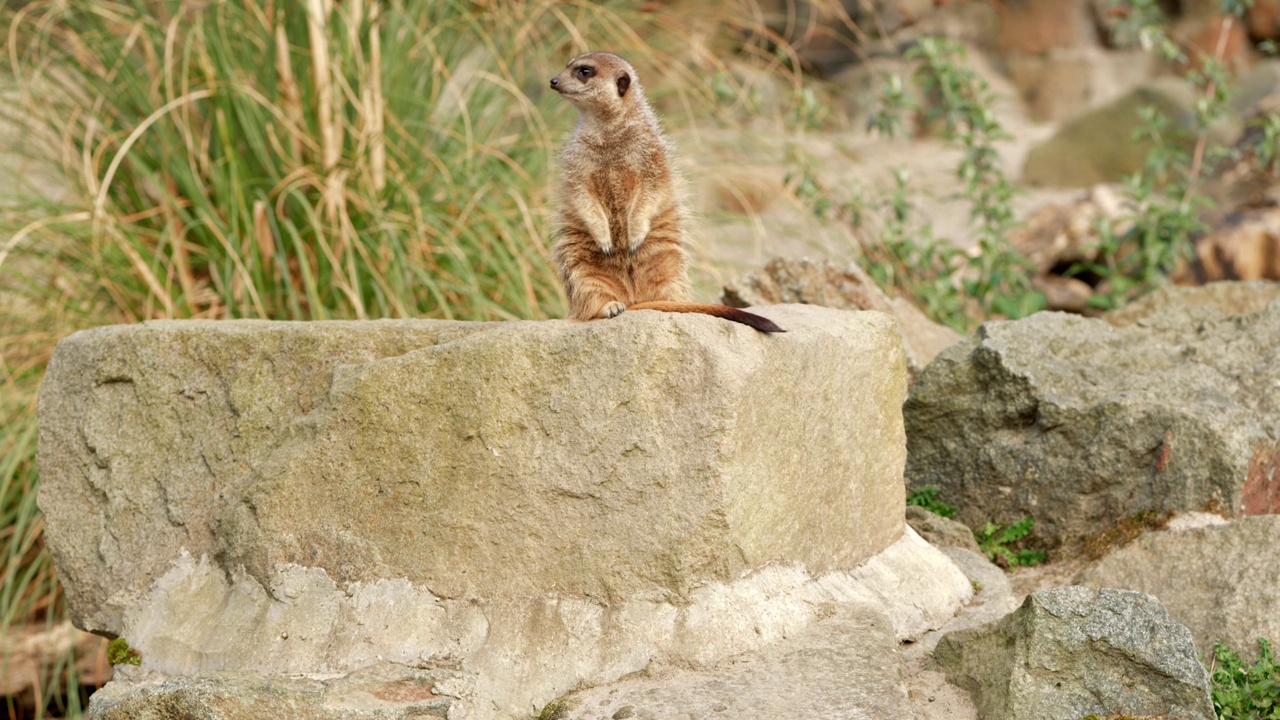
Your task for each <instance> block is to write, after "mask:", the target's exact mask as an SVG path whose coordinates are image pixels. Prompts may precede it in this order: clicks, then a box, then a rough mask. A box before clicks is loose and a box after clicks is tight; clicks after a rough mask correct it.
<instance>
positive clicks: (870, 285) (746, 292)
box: [720, 258, 964, 377]
mask: <svg viewBox="0 0 1280 720" xmlns="http://www.w3.org/2000/svg"><path fill="white" fill-rule="evenodd" d="M720 300H721V302H723V303H724V304H725V305H729V306H730V307H742V308H745V307H751V306H754V305H773V304H778V303H802V304H805V305H821V306H823V307H830V308H837V309H841V310H876V311H879V312H882V313H888V314H889V315H892V316H893V317H894V319H895V320H897V321H898V327H899V329H900V330H901V331H902V339H903V344H904V345H905V346H906V350H907V365H908V369H909V370H910V372H911V374H912V377H915V376H916V375H918V374H919V372H920V371H921V370H922V369H924V366H925V365H928V364H929V363H930V362H932V361H933V358H934V357H936V356H937V355H938V353H940V352H942V351H943V350H945V349H947V348H948V347H951V346H952V345H954V344H956V343H958V342H960V341H961V340H962V339H964V338H963V336H961V335H960V334H959V333H957V332H956V331H954V330H952V329H951V328H949V327H946V326H944V325H939V324H938V323H936V322H934V321H932V320H930V319H929V318H928V317H927V316H925V314H924V313H923V312H921V311H920V309H919V308H917V307H916V306H914V305H912V304H911V303H910V302H908V301H907V300H905V299H903V298H890V297H889V296H888V295H886V294H885V293H884V291H883V290H881V289H880V288H879V286H877V285H876V283H875V281H874V280H872V279H871V276H869V275H867V273H866V271H865V270H863V269H862V268H861V267H859V266H858V264H857V263H849V264H848V265H845V266H837V265H836V264H835V263H833V262H831V261H830V260H822V261H815V260H810V259H808V258H803V259H800V260H789V259H786V258H774V259H773V260H770V261H769V262H768V263H767V264H766V265H765V266H764V269H763V270H761V271H760V272H756V273H751V274H749V275H746V276H745V277H743V278H741V279H740V280H738V281H737V282H732V283H729V284H728V285H726V286H725V287H724V294H723V295H722V297H721V298H720Z"/></svg>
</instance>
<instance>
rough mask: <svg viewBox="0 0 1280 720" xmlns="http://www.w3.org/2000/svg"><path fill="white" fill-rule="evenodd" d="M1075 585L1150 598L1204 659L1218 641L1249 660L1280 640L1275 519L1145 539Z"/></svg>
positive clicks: (1279, 521) (1278, 520)
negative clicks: (1265, 641)
mask: <svg viewBox="0 0 1280 720" xmlns="http://www.w3.org/2000/svg"><path fill="white" fill-rule="evenodd" d="M1078 580H1079V582H1080V583H1081V584H1083V585H1088V586H1090V587H1113V588H1127V589H1130V590H1137V591H1139V592H1144V593H1147V594H1149V595H1154V596H1155V597H1157V598H1159V599H1160V602H1162V603H1164V606H1165V607H1166V608H1167V609H1168V610H1169V614H1170V615H1172V616H1173V617H1174V618H1175V619H1177V620H1178V621H1179V622H1181V623H1183V624H1185V625H1186V626H1187V627H1188V628H1190V630H1191V634H1192V636H1193V637H1194V638H1195V642H1196V647H1197V649H1199V651H1200V652H1201V653H1203V654H1205V655H1206V656H1208V654H1209V653H1210V652H1211V651H1212V650H1213V645H1214V643H1215V642H1223V643H1225V644H1226V645H1228V646H1229V647H1231V648H1232V649H1233V650H1235V651H1236V652H1238V653H1242V654H1245V655H1250V656H1251V655H1253V654H1254V653H1255V651H1256V650H1257V642H1256V641H1257V638H1259V637H1265V638H1269V639H1271V640H1276V639H1277V638H1280V516H1276V515H1263V516H1259V517H1248V518H1241V519H1239V520H1236V521H1233V522H1230V523H1225V524H1213V525H1208V526H1205V527H1198V528H1192V529H1189V530H1161V531H1157V532H1149V533H1146V534H1144V535H1143V536H1142V537H1140V538H1138V539H1137V540H1135V541H1133V542H1132V543H1129V544H1128V545H1126V546H1124V547H1122V548H1120V549H1118V550H1116V551H1114V552H1112V553H1111V554H1109V555H1107V556H1106V557H1104V558H1102V559H1101V560H1098V561H1097V562H1096V563H1094V564H1093V565H1091V566H1089V567H1087V568H1085V570H1084V571H1083V572H1082V573H1081V574H1080V576H1079V578H1078Z"/></svg>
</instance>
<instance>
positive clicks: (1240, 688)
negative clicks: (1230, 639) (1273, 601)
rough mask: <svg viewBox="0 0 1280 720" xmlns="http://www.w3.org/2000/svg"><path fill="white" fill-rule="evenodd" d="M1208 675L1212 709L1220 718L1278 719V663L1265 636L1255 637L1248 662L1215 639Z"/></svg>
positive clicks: (1279, 709) (1279, 691)
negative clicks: (1253, 657) (1253, 651)
mask: <svg viewBox="0 0 1280 720" xmlns="http://www.w3.org/2000/svg"><path fill="white" fill-rule="evenodd" d="M1209 679H1210V682H1211V683H1212V686H1213V687H1212V696H1213V709H1214V711H1215V712H1217V713H1218V717H1219V718H1222V720H1280V666H1277V665H1276V659H1275V655H1274V654H1273V651H1272V649H1271V643H1270V642H1269V641H1268V640H1266V639H1265V638H1258V659H1257V660H1256V661H1254V662H1253V663H1252V664H1249V663H1246V662H1245V661H1243V660H1241V659H1240V656H1239V655H1237V654H1236V653H1234V652H1232V651H1231V649H1230V648H1228V647H1227V646H1225V645H1223V644H1222V643H1215V644H1214V646H1213V663H1212V665H1211V667H1210V669H1209Z"/></svg>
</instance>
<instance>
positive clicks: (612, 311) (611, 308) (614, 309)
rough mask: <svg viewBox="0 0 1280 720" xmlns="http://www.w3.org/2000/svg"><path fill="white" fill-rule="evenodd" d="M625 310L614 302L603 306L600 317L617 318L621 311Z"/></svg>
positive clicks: (618, 303) (620, 304)
mask: <svg viewBox="0 0 1280 720" xmlns="http://www.w3.org/2000/svg"><path fill="white" fill-rule="evenodd" d="M626 309H627V306H626V305H623V304H622V303H620V302H617V301H614V302H611V303H608V304H607V305H605V306H604V309H603V310H601V311H600V317H606V318H611V317H618V316H619V315H621V314H622V311H623V310H626Z"/></svg>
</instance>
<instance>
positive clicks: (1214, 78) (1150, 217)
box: [1068, 0, 1280, 310]
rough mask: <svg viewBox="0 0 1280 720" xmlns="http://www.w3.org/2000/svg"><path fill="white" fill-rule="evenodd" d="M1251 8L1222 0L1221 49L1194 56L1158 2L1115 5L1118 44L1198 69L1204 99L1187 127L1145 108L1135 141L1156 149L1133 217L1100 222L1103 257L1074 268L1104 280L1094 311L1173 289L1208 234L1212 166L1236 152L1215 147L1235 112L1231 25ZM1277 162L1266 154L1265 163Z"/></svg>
mask: <svg viewBox="0 0 1280 720" xmlns="http://www.w3.org/2000/svg"><path fill="white" fill-rule="evenodd" d="M1252 4H1253V3H1252V0H1243V1H1242V0H1223V2H1222V5H1221V7H1222V11H1223V13H1224V22H1223V23H1222V25H1221V27H1220V30H1219V38H1218V43H1217V46H1216V50H1215V52H1214V53H1213V54H1212V55H1204V54H1201V55H1198V56H1196V57H1189V56H1188V54H1187V52H1186V51H1184V49H1183V48H1182V46H1180V45H1179V44H1178V43H1177V42H1176V41H1175V40H1174V39H1172V38H1171V37H1170V36H1169V34H1168V33H1167V32H1166V30H1165V28H1166V27H1167V24H1168V23H1167V19H1166V18H1165V17H1164V14H1163V11H1162V10H1161V9H1160V7H1159V5H1158V3H1157V2H1156V0H1112V9H1113V13H1112V14H1113V15H1114V16H1115V17H1117V18H1118V21H1117V24H1116V28H1115V34H1116V37H1117V39H1118V41H1119V42H1121V43H1122V44H1124V43H1128V44H1130V45H1137V46H1140V47H1143V48H1147V49H1149V50H1151V51H1152V52H1154V53H1155V54H1156V55H1157V56H1158V57H1160V58H1161V59H1163V60H1164V61H1166V62H1169V63H1173V64H1176V65H1188V64H1194V68H1193V69H1191V70H1190V71H1189V72H1187V79H1188V80H1190V81H1191V83H1192V85H1193V86H1194V87H1195V89H1196V91H1197V95H1198V97H1197V101H1196V104H1195V113H1194V116H1193V121H1192V124H1191V126H1190V127H1188V128H1183V127H1178V126H1176V125H1175V124H1174V123H1173V122H1172V120H1171V119H1170V118H1168V117H1167V116H1165V115H1163V114H1162V113H1160V112H1158V111H1156V110H1155V109H1154V108H1150V107H1148V108H1143V109H1142V110H1141V111H1140V113H1141V114H1140V117H1141V124H1140V125H1139V127H1138V128H1137V129H1136V130H1135V131H1134V134H1133V138H1132V140H1133V142H1134V143H1135V144H1138V145H1142V146H1144V147H1147V148H1149V151H1148V153H1147V156H1146V161H1145V163H1144V165H1143V168H1142V169H1141V170H1140V171H1138V172H1137V173H1135V174H1133V175H1132V176H1130V177H1128V178H1126V179H1125V181H1124V184H1123V193H1124V198H1125V205H1126V213H1125V214H1124V215H1123V216H1122V217H1121V218H1119V219H1117V220H1115V221H1111V220H1107V219H1102V220H1100V221H1099V223H1098V226H1097V232H1098V238H1099V240H1098V246H1097V259H1095V260H1092V261H1088V262H1080V263H1076V264H1075V265H1074V266H1073V267H1072V268H1070V269H1069V270H1068V274H1069V275H1086V274H1087V275H1092V276H1094V277H1096V278H1099V282H1098V286H1097V291H1096V292H1095V294H1094V295H1093V297H1092V298H1090V300H1089V304H1090V305H1091V306H1092V307H1096V308H1099V309H1104V310H1105V309H1111V308H1114V307H1118V306H1120V305H1122V304H1124V303H1125V302H1127V301H1128V300H1130V299H1132V298H1134V297H1136V296H1138V295H1141V294H1143V293H1146V292H1148V291H1150V290H1152V289H1154V288H1156V287H1160V286H1162V285H1164V284H1167V282H1168V279H1167V278H1168V275H1169V273H1170V272H1172V271H1173V270H1174V269H1175V268H1176V267H1177V266H1178V265H1179V263H1180V262H1182V261H1185V260H1187V259H1189V258H1190V257H1191V252H1192V241H1193V239H1194V238H1195V237H1196V236H1197V235H1199V234H1201V233H1203V232H1204V231H1205V230H1206V229H1207V227H1206V226H1205V224H1204V222H1203V221H1202V220H1201V215H1202V211H1203V210H1204V209H1205V208H1206V207H1207V205H1208V202H1209V201H1208V200H1207V199H1206V198H1205V197H1203V196H1202V195H1200V194H1198V192H1197V191H1198V189H1199V185H1200V180H1201V177H1202V175H1203V174H1204V168H1205V167H1206V166H1208V165H1212V164H1213V163H1215V162H1217V161H1219V160H1221V159H1222V158H1223V157H1225V156H1226V154H1227V153H1228V152H1230V151H1229V150H1228V149H1227V148H1220V147H1214V146H1213V145H1212V144H1211V143H1210V135H1211V129H1212V128H1213V127H1214V125H1215V124H1216V123H1219V122H1220V121H1222V120H1223V119H1224V118H1226V117H1227V116H1228V115H1229V113H1230V110H1229V106H1228V101H1229V100H1230V98H1231V95H1232V93H1233V89H1234V87H1235V86H1234V83H1233V82H1232V78H1231V73H1230V69H1229V68H1228V66H1227V64H1226V62H1225V61H1224V53H1225V50H1226V47H1227V38H1228V36H1229V34H1230V32H1231V28H1232V24H1233V23H1234V22H1239V21H1240V18H1241V17H1242V16H1243V15H1244V13H1245V12H1246V11H1247V10H1248V9H1249V7H1250V6H1251V5H1252ZM1263 122H1264V126H1265V127H1264V132H1263V142H1262V143H1261V144H1262V145H1263V146H1264V149H1263V152H1266V151H1267V150H1270V149H1272V148H1274V147H1275V140H1274V136H1273V137H1272V138H1271V141H1270V142H1267V140H1266V138H1267V130H1269V129H1270V125H1271V124H1274V123H1266V121H1265V120H1264V121H1263ZM1276 130H1280V125H1277V128H1276ZM1188 148H1190V151H1188ZM1271 157H1272V156H1270V155H1266V156H1264V164H1265V163H1266V162H1269V161H1270V159H1271Z"/></svg>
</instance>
